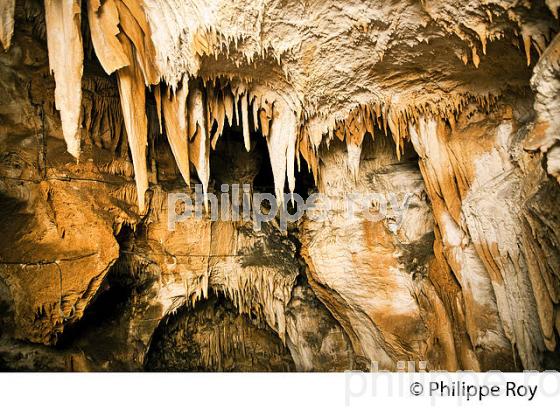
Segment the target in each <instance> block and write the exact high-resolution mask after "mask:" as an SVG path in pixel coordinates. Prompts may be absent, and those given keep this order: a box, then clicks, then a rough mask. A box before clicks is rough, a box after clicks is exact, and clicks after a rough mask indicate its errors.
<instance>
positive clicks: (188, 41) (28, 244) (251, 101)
mask: <svg viewBox="0 0 560 410" xmlns="http://www.w3.org/2000/svg"><path fill="white" fill-rule="evenodd" d="M559 7H560V3H559V2H558V1H556V0H546V1H544V0H538V1H528V0H512V1H503V0H487V1H479V0H473V1H469V2H467V3H466V4H458V3H457V2H454V1H448V0H422V1H417V0H401V1H381V2H379V1H375V2H374V1H358V0H345V1H343V2H336V1H331V0H326V1H325V0H323V1H290V0H285V1H268V0H247V1H243V2H231V1H229V2H228V1H223V0H193V1H184V2H182V1H181V2H180V1H173V0H44V1H39V0H3V1H2V2H0V44H1V46H2V52H1V53H0V93H1V95H2V96H3V98H2V100H1V101H0V147H1V149H0V204H1V205H2V207H1V208H0V224H1V225H0V226H1V227H2V230H1V231H2V233H3V236H2V237H3V242H2V245H1V246H0V367H2V368H6V369H26V370H77V371H83V370H142V369H146V370H166V369H168V370H193V371H197V370H204V371H209V370H210V371H211V370H220V371H222V370H227V371H251V370H253V371H261V370H273V371H293V370H298V371H342V370H347V369H364V370H365V369H390V370H395V369H402V368H403V367H402V366H403V364H404V363H411V362H414V363H416V364H417V365H418V366H419V367H420V368H423V369H428V370H442V369H443V370H479V371H486V370H493V369H496V370H521V369H530V370H543V369H557V368H559V367H560V353H559V352H560V347H559V345H558V343H557V342H558V337H560V214H559V212H558V209H557V204H558V201H559V200H560V187H559V185H558V184H559V182H560V137H559V135H560V134H559V132H560V121H559V120H558V115H560V99H559V97H558V96H559V91H560V40H559V37H558V35H557V33H558V29H559V22H558V9H559ZM236 184H238V185H239V187H241V186H245V187H247V189H246V191H243V192H244V194H248V195H252V194H253V193H258V194H268V195H269V196H271V197H272V198H273V199H272V200H270V201H268V203H266V204H263V203H258V202H251V201H248V202H243V206H242V211H243V217H240V218H232V217H231V216H232V214H228V211H227V208H228V206H230V205H232V204H233V202H226V200H225V199H226V198H225V197H224V195H226V196H227V195H230V194H232V193H233V192H234V191H233V190H232V189H231V188H232V187H233V186H237V185H236ZM177 192H180V193H181V194H182V195H183V196H182V198H183V199H189V200H192V202H196V201H197V200H198V199H201V201H200V203H199V205H200V208H201V210H200V212H201V215H202V216H201V217H197V216H196V215H195V214H193V215H189V216H185V217H182V218H181V221H180V223H176V224H173V226H172V227H170V225H169V223H168V221H169V220H170V218H174V217H176V216H177V214H181V215H183V213H184V211H185V209H184V208H181V206H183V207H184V206H186V204H185V203H178V202H172V201H170V200H169V198H173V196H172V195H173V194H174V193H177ZM199 194H200V195H199ZM199 196H201V198H199ZM296 197H299V198H301V197H303V200H306V199H308V198H309V199H310V198H315V199H316V200H317V201H316V203H315V205H317V206H314V207H308V208H307V209H306V210H305V211H306V212H303V213H302V214H301V217H300V218H299V219H297V220H290V222H289V223H288V224H283V223H282V221H280V220H279V218H273V217H272V216H271V217H270V218H267V220H266V221H265V222H264V223H263V224H260V223H259V224H260V225H259V226H257V224H256V223H255V222H256V221H255V220H254V219H255V215H256V214H255V212H249V210H250V208H252V209H253V211H255V210H256V211H259V212H261V211H265V212H264V213H265V214H266V213H267V212H272V211H273V210H274V209H280V210H282V209H284V210H286V211H289V212H291V213H292V214H293V213H294V212H296V213H297V211H299V210H300V208H298V207H301V206H302V203H301V202H300V201H298V200H297V198H296ZM253 198H254V197H253ZM288 199H289V200H288ZM228 201H229V200H228ZM349 201H350V202H349ZM326 204H328V205H329V207H328V210H327V212H326V215H323V213H322V212H323V211H322V208H321V205H326ZM216 207H220V211H219V212H215V211H216ZM261 207H262V208H261ZM349 208H351V210H352V212H351V213H349V212H348V210H349ZM224 210H225V211H224ZM372 215H373V216H375V215H377V216H380V217H379V218H376V217H372ZM225 216H227V217H225ZM279 222H280V223H279Z"/></svg>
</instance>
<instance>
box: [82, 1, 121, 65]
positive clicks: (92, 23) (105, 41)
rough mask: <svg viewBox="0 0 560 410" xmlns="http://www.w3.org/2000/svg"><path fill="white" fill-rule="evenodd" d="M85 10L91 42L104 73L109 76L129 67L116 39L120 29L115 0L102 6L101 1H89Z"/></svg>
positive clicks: (105, 2)
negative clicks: (86, 11)
mask: <svg viewBox="0 0 560 410" xmlns="http://www.w3.org/2000/svg"><path fill="white" fill-rule="evenodd" d="M116 1H118V0H116ZM87 10H88V22H89V27H90V32H91V41H92V43H93V47H94V49H95V54H96V55H97V58H98V59H99V62H100V63H101V66H102V67H103V69H104V70H105V72H106V73H107V74H111V73H113V72H114V71H116V70H118V69H119V68H122V67H125V66H127V65H129V64H130V60H129V58H128V56H127V55H126V53H125V51H124V49H123V46H122V44H121V43H120V41H119V39H118V38H117V35H118V34H119V33H120V29H119V12H118V10H117V6H116V5H115V0H105V1H104V2H103V4H101V0H89V1H88V2H87Z"/></svg>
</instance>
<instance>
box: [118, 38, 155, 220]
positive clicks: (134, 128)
mask: <svg viewBox="0 0 560 410" xmlns="http://www.w3.org/2000/svg"><path fill="white" fill-rule="evenodd" d="M119 38H120V40H121V42H122V44H123V47H124V49H125V52H126V53H127V54H128V55H129V56H132V53H133V51H132V45H131V44H130V41H129V40H128V38H127V37H126V36H123V35H120V36H119ZM117 79H118V86H119V94H120V99H121V107H122V111H123V118H124V125H125V128H126V134H127V136H128V144H129V146H130V152H131V154H132V163H133V165H134V178H135V180H136V193H137V195H138V210H139V212H140V213H141V214H143V213H144V212H145V211H146V206H145V198H144V194H145V193H146V191H147V190H148V170H147V166H146V146H147V144H148V119H147V117H146V88H145V86H144V80H143V76H142V71H141V70H140V68H139V67H138V64H137V63H136V62H135V61H134V60H131V64H130V66H127V67H123V68H121V69H120V70H118V71H117Z"/></svg>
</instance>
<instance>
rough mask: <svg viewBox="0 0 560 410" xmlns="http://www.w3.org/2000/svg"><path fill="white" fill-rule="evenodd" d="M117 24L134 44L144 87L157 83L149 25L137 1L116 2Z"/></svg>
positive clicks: (157, 73)
mask: <svg viewBox="0 0 560 410" xmlns="http://www.w3.org/2000/svg"><path fill="white" fill-rule="evenodd" d="M116 5H117V10H118V12H119V21H120V22H119V24H120V27H121V28H122V29H123V31H124V33H125V34H126V35H127V37H128V38H129V39H130V41H131V42H132V44H134V57H135V58H136V61H137V63H138V67H139V68H140V70H141V72H142V74H143V78H144V82H145V84H146V86H149V85H151V84H157V83H158V82H159V78H160V76H159V72H158V68H157V67H156V65H155V55H156V51H155V48H154V44H153V42H152V38H151V30H150V25H149V24H148V21H147V19H146V15H145V14H144V11H143V10H142V7H141V6H140V4H139V2H138V1H137V0H126V1H123V0H120V1H119V0H117V1H116Z"/></svg>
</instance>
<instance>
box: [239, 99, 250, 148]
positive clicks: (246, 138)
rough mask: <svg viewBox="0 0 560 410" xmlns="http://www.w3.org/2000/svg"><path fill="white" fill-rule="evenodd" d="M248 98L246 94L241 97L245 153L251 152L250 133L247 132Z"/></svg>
mask: <svg viewBox="0 0 560 410" xmlns="http://www.w3.org/2000/svg"><path fill="white" fill-rule="evenodd" d="M248 98H249V96H248V95H247V94H243V95H241V116H242V119H241V121H242V123H243V142H244V144H245V149H246V150H247V152H249V151H251V132H250V131H249V108H248V103H247V99H248Z"/></svg>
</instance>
